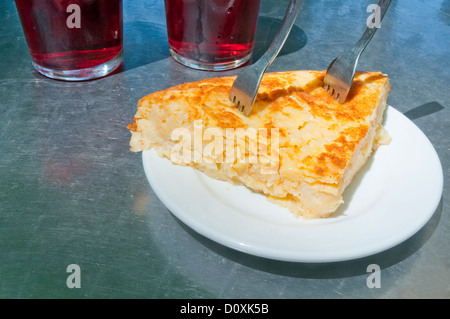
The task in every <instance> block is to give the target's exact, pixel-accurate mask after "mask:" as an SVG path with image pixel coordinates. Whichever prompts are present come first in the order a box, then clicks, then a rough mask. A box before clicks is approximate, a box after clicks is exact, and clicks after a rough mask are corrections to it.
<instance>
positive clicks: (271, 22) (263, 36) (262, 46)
mask: <svg viewBox="0 0 450 319" xmlns="http://www.w3.org/2000/svg"><path fill="white" fill-rule="evenodd" d="M281 22H282V20H281V19H274V18H270V17H264V16H261V17H259V19H258V28H257V30H256V35H255V47H254V49H253V56H252V62H256V61H257V60H258V59H259V58H260V57H261V56H262V55H263V54H264V52H266V51H267V49H268V48H269V46H270V44H271V43H272V41H273V39H274V38H275V35H276V34H277V32H278V30H279V29H280V27H281ZM306 42H307V36H306V33H305V32H304V31H303V30H302V29H301V28H299V27H298V26H296V25H294V26H293V27H292V30H291V32H290V34H289V37H288V38H287V40H286V42H285V44H284V46H283V48H282V49H281V51H280V53H279V54H278V57H280V56H283V55H286V54H289V53H293V52H296V51H298V50H300V49H301V48H303V47H304V46H305V45H306Z"/></svg>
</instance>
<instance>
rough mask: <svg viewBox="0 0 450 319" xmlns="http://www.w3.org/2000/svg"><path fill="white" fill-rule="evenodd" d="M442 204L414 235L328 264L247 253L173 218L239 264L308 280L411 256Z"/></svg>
mask: <svg viewBox="0 0 450 319" xmlns="http://www.w3.org/2000/svg"><path fill="white" fill-rule="evenodd" d="M442 207H443V198H441V201H440V203H439V205H438V207H437V209H436V211H435V212H434V214H433V216H432V217H431V218H430V220H429V221H428V222H427V224H425V226H423V227H422V229H421V230H419V231H418V232H417V233H416V234H415V235H413V236H412V237H410V238H409V239H407V240H406V241H404V242H402V243H401V244H399V245H397V246H395V247H393V248H390V249H388V250H386V251H383V252H381V253H378V254H375V255H372V256H368V257H364V258H360V259H355V260H349V261H341V262H329V263H300V262H285V261H277V260H271V259H267V258H263V257H256V256H252V255H248V254H245V253H241V252H238V251H235V250H233V249H231V248H228V247H225V246H223V245H220V244H217V243H216V242H214V241H212V240H210V239H208V238H206V237H203V236H202V235H199V234H198V233H196V232H195V231H193V230H192V229H190V228H189V227H188V226H186V225H185V224H183V223H182V222H181V221H179V220H178V219H176V220H177V222H178V223H179V224H180V225H181V227H183V229H185V230H186V232H187V233H188V234H190V235H191V236H192V237H193V238H195V239H196V240H197V241H199V242H200V243H201V244H203V245H204V246H206V247H207V248H209V249H211V250H212V251H214V252H215V253H217V254H220V255H222V256H223V257H225V258H227V259H229V260H232V261H234V262H237V263H239V264H241V265H243V266H246V267H251V268H254V269H257V270H260V271H265V272H268V273H272V274H276V275H282V276H290V277H298V278H310V279H332V278H344V277H352V276H358V275H363V274H366V275H367V274H368V272H367V267H368V266H369V265H371V264H376V265H378V266H379V267H380V268H381V269H385V268H388V267H390V266H392V265H395V264H397V263H399V262H400V261H402V260H404V259H406V258H408V257H409V256H411V255H413V254H414V253H415V252H416V251H417V250H419V249H420V248H421V247H422V246H423V245H424V244H425V243H426V242H427V241H428V239H429V238H430V237H431V235H432V234H433V232H434V231H435V229H436V227H437V225H438V224H439V220H440V218H441V215H442Z"/></svg>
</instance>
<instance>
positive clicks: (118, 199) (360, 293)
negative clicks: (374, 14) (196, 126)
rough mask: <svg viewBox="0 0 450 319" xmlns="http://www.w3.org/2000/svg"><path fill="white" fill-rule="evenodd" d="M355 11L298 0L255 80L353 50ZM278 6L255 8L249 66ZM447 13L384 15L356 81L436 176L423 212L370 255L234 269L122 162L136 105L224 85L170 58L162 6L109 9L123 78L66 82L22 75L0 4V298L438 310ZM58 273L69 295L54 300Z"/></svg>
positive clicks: (24, 67)
mask: <svg viewBox="0 0 450 319" xmlns="http://www.w3.org/2000/svg"><path fill="white" fill-rule="evenodd" d="M373 2H375V1H373ZM370 3H371V2H370V1H357V0H348V1H324V0H320V1H319V0H316V1H313V0H306V1H305V3H304V5H303V8H302V11H301V13H300V15H299V18H298V20H297V22H296V25H295V27H294V29H293V31H292V34H291V35H290V37H289V39H288V41H287V43H286V45H285V47H284V48H283V51H282V52H281V54H280V56H279V57H278V58H277V59H276V60H275V62H274V63H273V65H272V66H271V67H270V71H283V70H292V69H325V68H326V67H327V65H328V64H329V62H330V61H331V60H332V59H333V58H334V57H335V56H337V55H338V54H339V53H341V52H342V51H343V50H344V49H345V48H347V47H349V46H351V45H353V44H354V43H355V42H356V40H357V39H358V38H359V37H360V35H361V34H362V32H363V29H364V27H365V24H364V22H365V21H366V18H367V16H368V15H369V13H368V12H367V11H366V9H367V6H368V5H369V4H370ZM286 6H287V1H286V0H284V1H275V0H262V4H261V11H260V20H259V26H258V34H257V45H256V48H255V59H256V58H258V57H259V56H261V54H262V52H263V51H264V48H267V47H268V45H269V44H270V40H271V38H272V37H273V36H274V35H275V32H276V30H277V28H278V26H279V25H280V22H281V19H282V16H283V14H284V11H285V8H286ZM449 12H450V2H449V1H446V0H441V1H437V0H436V1H426V2H425V1H418V0H412V1H395V0H394V1H393V3H392V4H391V7H390V9H389V11H388V13H387V14H386V17H385V20H384V21H383V23H382V26H381V28H380V29H379V30H378V32H377V34H376V35H375V37H374V39H373V40H372V42H371V43H370V44H369V46H368V48H367V49H366V51H365V52H364V54H363V56H362V57H361V60H360V63H359V67H358V68H359V69H361V70H380V71H382V72H384V73H387V74H388V75H389V76H390V79H391V84H392V91H391V94H390V97H389V104H390V105H392V106H393V107H395V108H396V109H397V110H399V111H401V112H403V113H405V114H406V115H407V116H409V117H410V119H412V120H413V121H414V123H415V124H416V125H417V126H418V127H419V128H420V129H421V130H422V131H423V132H424V133H425V134H426V135H427V137H428V138H429V139H430V141H431V142H432V144H433V145H434V147H435V149H436V151H437V153H438V155H439V157H440V160H441V162H442V166H443V170H444V175H445V176H444V193H443V197H442V200H441V202H440V205H439V207H438V209H437V210H436V212H435V213H434V215H433V217H432V218H431V220H430V221H429V222H428V223H427V224H426V226H425V227H424V228H423V229H422V230H420V231H419V232H418V233H417V234H415V235H414V236H413V237H411V238H410V239H408V240H406V241H405V242H403V243H402V244H400V245H398V246H396V247H394V248H391V249H389V250H387V251H385V252H382V253H379V254H377V255H374V256H370V257H365V258H362V259H358V260H353V261H346V262H333V263H313V264H310V263H294V262H280V261H274V260H269V259H264V258H259V257H254V256H250V255H247V254H243V253H240V252H236V251H234V250H231V249H229V248H226V247H224V246H221V245H219V244H217V243H215V242H213V241H211V240H209V239H207V238H204V237H202V236H201V235H198V234H197V233H195V232H194V231H192V230H190V229H189V228H188V227H187V226H185V225H183V223H181V222H180V221H179V220H177V219H176V218H175V217H174V216H173V215H172V214H171V213H170V212H169V211H168V210H167V209H166V208H165V206H164V205H163V204H162V203H161V202H160V200H159V199H158V198H157V197H156V196H155V194H154V192H153V190H152V189H151V187H150V186H149V184H148V182H147V179H146V177H145V174H144V170H143V165H142V157H141V154H135V153H132V152H130V151H129V146H128V143H129V138H130V133H129V131H128V130H127V129H126V125H127V124H128V123H130V121H131V120H132V117H133V115H134V112H135V110H136V104H137V101H138V100H139V99H140V98H141V97H143V96H144V95H147V94H149V93H151V92H153V91H156V90H161V89H165V88H167V87H169V86H172V85H176V84H180V83H183V82H188V81H194V80H199V79H203V78H207V77H213V76H222V75H230V74H237V72H238V70H233V71H227V72H222V73H211V72H203V71H195V70H192V69H188V68H186V67H183V66H181V65H180V64H178V63H177V62H175V61H174V60H173V59H171V58H170V57H169V53H168V46H167V33H166V28H165V17H164V7H163V1H157V0H146V1H142V0H136V1H126V0H125V1H124V34H125V40H124V50H125V51H124V54H125V58H124V59H125V61H124V66H123V68H122V69H121V71H120V72H118V73H116V74H114V75H111V76H108V77H106V78H103V79H99V80H95V81H89V82H80V83H67V82H61V81H54V80H50V79H47V78H44V77H43V76H40V75H39V74H37V73H36V72H35V71H34V70H33V68H32V66H31V63H30V57H29V53H28V51H27V46H26V43H25V39H24V36H23V33H22V29H21V26H20V22H19V19H18V16H17V13H16V9H15V6H14V2H13V1H2V2H0V20H1V21H2V23H1V24H0V64H1V68H0V81H1V82H0V83H1V85H0V297H2V298H449V297H450V259H449V257H450V250H449V247H450V235H449V234H450V216H449V213H450V208H449V205H450V201H449V197H450V187H449V184H448V180H449V178H450V157H449V150H450V138H449V136H450V121H449V120H450V108H449V107H450V105H449V101H450V93H449V92H450V90H449V83H450V76H449V62H450V61H449V57H450V27H449V22H450V18H449V17H450V15H449ZM393 213H394V212H393ZM73 264H75V265H78V266H79V270H80V273H79V274H80V277H79V278H80V284H81V286H80V288H76V287H75V288H69V287H68V285H67V283H68V279H69V281H70V279H71V278H69V276H70V275H71V274H75V273H76V271H75V270H73V269H71V268H69V269H68V266H69V265H73ZM369 264H377V265H379V266H380V267H381V271H380V279H381V280H380V283H381V286H380V287H379V288H369V287H368V285H367V280H368V277H369V275H370V273H368V272H367V266H368V265H369ZM72 279H73V278H72ZM73 282H75V281H73Z"/></svg>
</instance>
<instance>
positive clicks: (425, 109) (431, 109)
mask: <svg viewBox="0 0 450 319" xmlns="http://www.w3.org/2000/svg"><path fill="white" fill-rule="evenodd" d="M443 109H444V107H443V106H442V105H441V104H439V103H438V102H435V101H434V102H428V103H425V104H422V105H419V106H417V107H415V108H413V109H411V110H409V111H406V112H405V113H403V115H405V116H406V117H407V118H409V119H410V120H415V119H418V118H419V117H423V116H427V115H430V114H433V113H436V112H439V111H440V110H443Z"/></svg>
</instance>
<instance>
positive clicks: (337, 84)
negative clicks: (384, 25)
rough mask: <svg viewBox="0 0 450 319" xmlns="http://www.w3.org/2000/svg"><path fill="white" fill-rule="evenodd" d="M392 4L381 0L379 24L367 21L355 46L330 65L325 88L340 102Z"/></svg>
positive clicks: (325, 79) (379, 4)
mask: <svg viewBox="0 0 450 319" xmlns="http://www.w3.org/2000/svg"><path fill="white" fill-rule="evenodd" d="M390 4H391V0H380V2H379V3H378V6H377V8H376V10H375V12H374V16H375V19H376V15H377V14H379V17H380V19H379V21H378V25H372V26H369V23H368V22H369V21H367V28H366V30H365V31H364V34H363V35H362V36H361V38H360V39H359V40H358V42H357V43H356V44H355V46H354V47H353V48H351V49H350V50H349V51H347V52H346V53H344V54H342V55H341V56H338V57H337V58H336V59H334V60H333V62H331V64H330V65H329V66H328V69H327V72H326V74H325V78H324V80H323V88H324V89H325V90H326V91H328V93H329V94H330V95H331V96H332V97H333V98H334V99H335V100H337V101H338V102H339V103H344V102H345V100H346V99H347V95H348V92H349V91H350V88H351V86H352V83H353V78H354V76H355V72H356V65H357V64H358V60H359V57H360V56H361V53H362V52H363V51H364V49H365V48H366V47H367V45H368V44H369V42H370V40H371V39H372V37H373V36H374V34H375V32H376V31H377V30H378V28H379V27H380V26H379V23H381V20H383V17H384V14H385V13H386V11H387V9H388V8H389V5H390ZM378 10H379V11H378ZM375 21H376V20H375Z"/></svg>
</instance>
